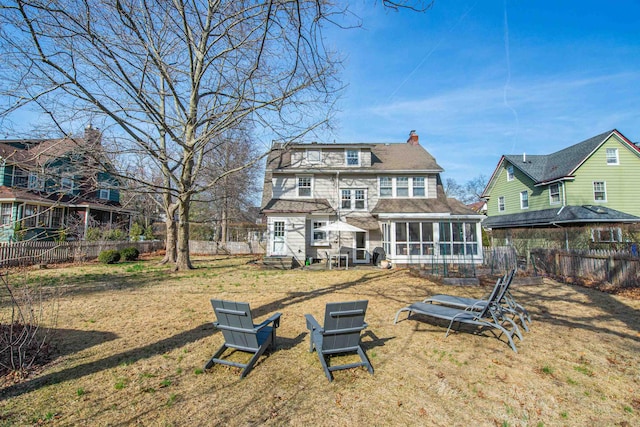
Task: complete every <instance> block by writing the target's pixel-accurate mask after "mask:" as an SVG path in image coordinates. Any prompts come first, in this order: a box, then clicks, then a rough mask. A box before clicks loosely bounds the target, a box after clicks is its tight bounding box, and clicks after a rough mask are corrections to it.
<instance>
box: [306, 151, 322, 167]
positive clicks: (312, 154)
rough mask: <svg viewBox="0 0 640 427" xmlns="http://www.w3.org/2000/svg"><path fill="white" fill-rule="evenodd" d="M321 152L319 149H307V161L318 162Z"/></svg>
mask: <svg viewBox="0 0 640 427" xmlns="http://www.w3.org/2000/svg"><path fill="white" fill-rule="evenodd" d="M320 159H321V152H320V150H307V162H308V163H311V164H317V163H320Z"/></svg>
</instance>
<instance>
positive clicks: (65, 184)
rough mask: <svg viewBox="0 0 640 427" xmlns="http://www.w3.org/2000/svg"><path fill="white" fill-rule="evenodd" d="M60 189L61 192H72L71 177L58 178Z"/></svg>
mask: <svg viewBox="0 0 640 427" xmlns="http://www.w3.org/2000/svg"><path fill="white" fill-rule="evenodd" d="M60 190H62V192H63V193H67V194H70V193H72V192H73V179H71V178H68V177H64V178H62V179H61V180H60Z"/></svg>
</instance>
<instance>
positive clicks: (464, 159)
mask: <svg viewBox="0 0 640 427" xmlns="http://www.w3.org/2000/svg"><path fill="white" fill-rule="evenodd" d="M351 9H352V10H353V11H354V13H356V14H357V15H358V16H360V17H361V18H362V28H357V29H350V30H339V31H337V30H332V31H330V32H329V39H328V43H329V44H330V45H331V46H333V47H334V48H335V49H338V50H340V51H341V52H342V53H343V55H344V56H345V58H346V61H345V66H344V70H343V76H342V78H343V80H344V82H345V83H346V84H348V88H347V89H346V92H345V94H344V96H343V98H342V100H341V102H340V104H339V108H340V112H339V113H338V114H337V119H338V122H337V128H336V130H335V133H334V134H332V135H327V137H326V138H327V141H332V140H334V139H335V140H336V141H337V142H404V141H406V139H407V137H408V135H409V131H410V130H416V132H417V133H418V135H419V136H420V142H421V144H422V145H423V146H424V147H425V148H426V149H427V150H428V151H429V152H430V153H431V154H433V155H434V156H435V157H436V160H437V161H438V163H439V164H440V165H441V166H442V167H443V168H444V169H445V173H444V178H445V179H446V178H454V179H455V180H456V181H458V182H459V183H461V184H462V183H464V182H466V181H467V180H469V179H472V178H474V177H476V176H478V175H480V174H484V175H486V176H487V177H488V176H490V175H491V173H492V172H493V169H494V168H495V166H496V164H497V162H498V160H499V158H500V155H502V154H521V153H523V152H526V153H527V154H548V153H551V152H554V151H557V150H559V149H562V148H564V147H566V146H569V145H572V144H574V143H577V142H580V141H582V140H584V139H587V138H589V137H592V136H594V135H597V134H599V133H602V132H605V131H607V130H610V129H613V128H616V129H618V130H619V131H620V132H622V133H623V134H624V135H625V136H626V137H627V138H629V139H630V140H632V141H640V1H637V0H636V1H625V0H616V1H615V2H602V1H599V2H596V1H588V0H585V1H569V0H567V1H546V0H539V1H535V2H532V1H525V0H518V1H509V0H504V1H503V0H499V1H494V0H477V1H463V0H449V1H444V0H436V1H435V4H434V6H433V8H432V9H430V10H429V11H427V12H425V13H412V12H409V11H406V10H405V11H400V12H394V11H389V10H385V9H383V8H382V7H381V6H380V5H379V4H377V5H376V6H375V7H374V6H372V2H371V1H364V0H359V1H352V2H351Z"/></svg>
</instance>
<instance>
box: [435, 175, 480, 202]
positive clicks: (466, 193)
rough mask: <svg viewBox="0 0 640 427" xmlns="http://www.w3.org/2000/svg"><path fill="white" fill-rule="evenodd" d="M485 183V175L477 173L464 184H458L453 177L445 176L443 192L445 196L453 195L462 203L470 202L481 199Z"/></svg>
mask: <svg viewBox="0 0 640 427" xmlns="http://www.w3.org/2000/svg"><path fill="white" fill-rule="evenodd" d="M486 185H487V177H486V176H485V175H482V174H481V175H478V176H477V177H475V178H472V179H470V180H469V181H467V182H466V183H464V184H459V183H458V182H457V181H456V180H455V179H453V178H447V179H446V181H445V184H444V192H445V194H446V195H447V197H453V198H454V199H458V200H460V201H461V202H462V203H465V204H470V203H474V202H478V201H480V200H482V193H483V191H484V188H485V187H486Z"/></svg>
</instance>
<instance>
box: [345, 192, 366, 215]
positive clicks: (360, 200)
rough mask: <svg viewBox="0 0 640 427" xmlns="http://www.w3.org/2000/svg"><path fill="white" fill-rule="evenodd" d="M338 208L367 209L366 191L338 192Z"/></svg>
mask: <svg viewBox="0 0 640 427" xmlns="http://www.w3.org/2000/svg"><path fill="white" fill-rule="evenodd" d="M340 207H341V208H342V209H348V210H364V209H366V207H367V192H366V190H360V189H358V190H352V189H344V190H341V191H340Z"/></svg>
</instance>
